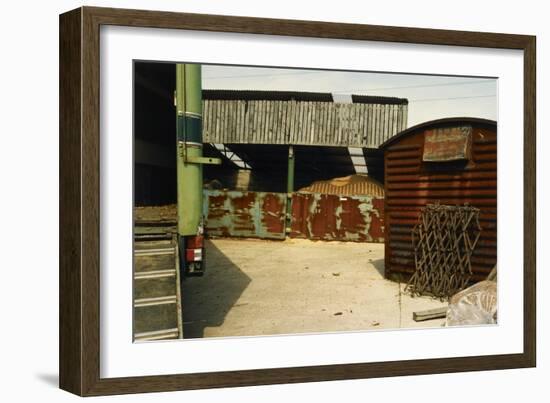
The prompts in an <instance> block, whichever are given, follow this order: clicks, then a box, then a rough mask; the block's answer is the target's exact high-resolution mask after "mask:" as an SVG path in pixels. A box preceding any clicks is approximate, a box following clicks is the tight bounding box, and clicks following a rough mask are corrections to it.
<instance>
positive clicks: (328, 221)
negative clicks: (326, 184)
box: [290, 193, 384, 242]
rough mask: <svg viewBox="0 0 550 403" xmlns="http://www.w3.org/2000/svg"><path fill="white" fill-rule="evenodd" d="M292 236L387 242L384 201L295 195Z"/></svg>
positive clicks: (363, 198) (324, 195) (356, 197)
mask: <svg viewBox="0 0 550 403" xmlns="http://www.w3.org/2000/svg"><path fill="white" fill-rule="evenodd" d="M290 236H291V237H293V238H308V239H319V240H325V241H356V242H384V199H379V198H374V197H371V196H336V195H328V194H321V193H294V194H293V195H292V224H291V230H290Z"/></svg>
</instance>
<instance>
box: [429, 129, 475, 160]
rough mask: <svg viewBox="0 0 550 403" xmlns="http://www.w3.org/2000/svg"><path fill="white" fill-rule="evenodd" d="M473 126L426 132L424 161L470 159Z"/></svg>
mask: <svg viewBox="0 0 550 403" xmlns="http://www.w3.org/2000/svg"><path fill="white" fill-rule="evenodd" d="M471 139H472V126H460V127H441V128H434V129H431V130H426V133H425V138H424V153H423V154H422V160H423V161H456V160H463V159H468V158H469V157H470V145H471Z"/></svg>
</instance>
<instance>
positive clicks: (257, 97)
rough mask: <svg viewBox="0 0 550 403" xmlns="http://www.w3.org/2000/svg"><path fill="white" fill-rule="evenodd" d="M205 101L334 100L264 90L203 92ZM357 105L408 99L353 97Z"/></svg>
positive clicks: (312, 94) (326, 95)
mask: <svg viewBox="0 0 550 403" xmlns="http://www.w3.org/2000/svg"><path fill="white" fill-rule="evenodd" d="M202 98H203V99H212V100H214V99H215V100H225V101H301V102H332V101H333V100H334V99H333V97H332V94H331V93H329V92H304V91H262V90H225V89H221V90H218V89H216V90H209V89H204V90H202ZM351 99H352V101H353V103H356V104H378V105H407V104H408V103H409V101H408V99H406V98H397V97H383V96H373V95H356V94H353V95H352V96H351Z"/></svg>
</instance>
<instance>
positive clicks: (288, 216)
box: [286, 146, 295, 233]
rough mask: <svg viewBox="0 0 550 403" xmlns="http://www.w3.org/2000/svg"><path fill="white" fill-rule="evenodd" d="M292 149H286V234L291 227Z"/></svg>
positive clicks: (293, 160)
mask: <svg viewBox="0 0 550 403" xmlns="http://www.w3.org/2000/svg"><path fill="white" fill-rule="evenodd" d="M294 165H295V159H294V147H293V146H289V147H288V169H287V175H286V194H287V199H286V232H287V233H289V232H290V227H291V225H292V218H291V217H292V192H294Z"/></svg>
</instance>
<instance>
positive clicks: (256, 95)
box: [202, 90, 333, 102]
mask: <svg viewBox="0 0 550 403" xmlns="http://www.w3.org/2000/svg"><path fill="white" fill-rule="evenodd" d="M202 99H211V100H224V101H302V102H332V101H333V99H332V95H331V94H330V93H328V92H301V91H258V90H202Z"/></svg>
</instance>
